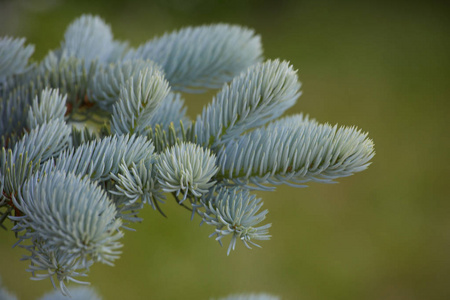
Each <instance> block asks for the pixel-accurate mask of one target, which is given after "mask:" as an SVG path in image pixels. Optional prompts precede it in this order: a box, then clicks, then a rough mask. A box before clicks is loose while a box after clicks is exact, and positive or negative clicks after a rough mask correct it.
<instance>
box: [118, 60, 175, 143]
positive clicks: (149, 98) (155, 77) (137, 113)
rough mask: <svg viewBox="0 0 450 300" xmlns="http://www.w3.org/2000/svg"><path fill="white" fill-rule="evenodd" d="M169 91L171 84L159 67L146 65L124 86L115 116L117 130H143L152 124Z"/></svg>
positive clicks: (119, 131)
mask: <svg viewBox="0 0 450 300" xmlns="http://www.w3.org/2000/svg"><path fill="white" fill-rule="evenodd" d="M168 93H169V84H168V82H167V81H166V80H164V77H163V75H162V74H161V73H160V72H159V71H158V69H156V68H148V69H144V70H143V71H141V72H140V73H139V76H138V78H137V80H134V78H133V77H131V78H130V79H129V81H127V83H126V84H125V85H124V86H122V88H121V89H120V95H119V101H118V102H117V103H115V104H114V106H113V112H112V118H111V132H112V133H113V134H119V135H120V134H127V133H131V134H132V133H137V134H142V133H143V132H144V130H145V129H146V127H148V126H150V125H151V122H152V116H153V115H154V114H155V111H156V108H157V107H158V106H159V105H160V104H161V101H162V100H163V99H164V98H165V97H166V96H167V94H168Z"/></svg>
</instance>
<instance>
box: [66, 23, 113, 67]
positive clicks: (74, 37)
mask: <svg viewBox="0 0 450 300" xmlns="http://www.w3.org/2000/svg"><path fill="white" fill-rule="evenodd" d="M113 47H114V44H113V34H112V32H111V27H110V26H109V25H107V24H106V23H105V22H104V21H103V20H102V19H101V18H100V17H98V16H91V15H82V16H81V17H80V18H78V19H76V20H75V21H74V22H73V23H72V24H70V25H69V27H68V28H67V30H66V32H65V33H64V41H63V42H62V43H61V55H62V57H76V58H79V59H81V60H83V61H84V62H85V64H86V67H88V66H89V64H90V63H91V62H92V61H94V60H96V59H97V60H99V61H106V60H107V59H108V57H109V56H110V54H111V52H112V51H113Z"/></svg>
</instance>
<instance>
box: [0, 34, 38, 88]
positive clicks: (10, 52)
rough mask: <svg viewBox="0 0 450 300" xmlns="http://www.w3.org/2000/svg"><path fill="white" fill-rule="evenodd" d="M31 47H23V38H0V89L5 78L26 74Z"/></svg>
mask: <svg viewBox="0 0 450 300" xmlns="http://www.w3.org/2000/svg"><path fill="white" fill-rule="evenodd" d="M33 52H34V46H33V45H27V46H25V39H24V38H12V37H7V36H6V37H0V89H1V85H2V83H4V81H5V80H6V78H7V77H9V76H12V75H17V74H21V73H24V72H26V71H27V70H28V69H29V66H28V60H29V59H30V57H31V55H32V54H33Z"/></svg>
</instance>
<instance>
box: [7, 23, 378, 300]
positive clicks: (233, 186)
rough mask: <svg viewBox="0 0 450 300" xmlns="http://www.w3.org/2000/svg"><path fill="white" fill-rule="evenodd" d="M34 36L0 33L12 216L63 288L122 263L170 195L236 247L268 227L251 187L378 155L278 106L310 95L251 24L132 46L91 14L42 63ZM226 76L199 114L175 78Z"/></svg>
mask: <svg viewBox="0 0 450 300" xmlns="http://www.w3.org/2000/svg"><path fill="white" fill-rule="evenodd" d="M33 49H34V47H33V46H31V45H25V39H14V38H10V37H4V38H1V39H0V116H1V120H0V136H1V139H0V143H1V147H2V152H1V155H0V188H1V193H0V224H2V226H4V225H3V223H4V222H7V220H11V221H12V222H13V224H14V226H13V231H14V232H15V233H16V235H17V237H18V242H17V243H16V245H19V246H20V248H23V249H25V250H26V251H28V252H27V253H28V254H27V255H25V256H24V259H25V260H29V261H30V266H29V268H28V269H27V271H29V272H31V273H32V279H36V280H39V279H45V278H50V279H51V281H52V282H53V285H54V286H59V288H60V290H61V291H62V293H63V294H64V295H68V294H69V293H70V291H69V289H68V288H67V287H66V285H65V284H66V283H67V282H68V281H75V282H79V283H84V282H81V281H79V280H78V279H75V278H76V277H79V276H86V275H87V272H88V271H89V267H90V266H91V265H92V264H93V263H95V262H102V263H106V264H109V265H112V263H113V261H114V260H115V259H117V258H119V255H120V250H119V249H120V247H121V246H122V245H121V243H120V238H121V237H122V236H123V235H124V231H123V230H124V229H130V230H133V228H132V227H133V222H137V221H140V218H139V217H138V214H139V210H140V209H142V208H144V207H145V206H146V205H150V206H151V207H152V208H153V209H155V210H158V211H159V212H161V213H163V212H162V209H161V207H160V205H162V204H164V203H165V202H166V200H167V196H169V195H170V194H172V196H173V197H174V199H175V200H176V202H177V203H178V204H179V205H180V206H183V207H184V208H187V209H188V210H190V211H191V213H192V218H194V217H195V216H196V215H198V216H199V217H200V218H201V219H202V221H201V223H205V224H207V225H211V226H213V227H214V232H213V233H212V235H211V236H216V240H217V241H218V242H219V243H220V244H222V241H223V240H225V239H226V237H227V236H230V243H229V246H228V251H227V254H230V252H231V250H234V249H235V247H236V244H237V243H238V241H241V242H243V243H244V244H245V245H246V246H247V247H248V248H250V247H251V246H252V245H255V246H258V247H259V245H258V244H256V241H261V240H268V239H269V238H270V235H269V231H268V230H269V227H270V226H271V224H262V223H263V221H264V220H265V218H266V216H267V213H268V211H267V210H264V209H263V208H262V207H263V202H262V201H261V199H259V198H256V196H255V195H254V194H253V193H252V190H254V189H263V190H274V189H275V187H274V186H275V185H278V184H290V185H294V186H300V185H301V184H303V183H305V182H308V181H318V182H332V181H333V180H335V179H337V178H340V177H345V176H349V175H352V174H354V173H356V172H360V171H363V170H364V169H366V168H367V167H368V165H369V164H370V160H371V158H372V157H373V156H374V154H375V152H374V145H373V142H372V141H371V140H370V139H369V138H368V137H367V134H366V133H363V132H362V131H361V130H359V129H357V128H355V127H338V126H337V125H335V126H331V125H328V124H319V123H318V122H317V121H315V120H313V119H309V117H305V116H303V115H294V116H290V117H284V118H281V119H279V117H280V116H281V115H282V114H283V113H284V112H285V111H286V110H287V109H288V108H289V107H291V106H292V105H294V104H295V102H296V100H297V98H298V97H299V96H300V94H301V92H300V87H301V84H300V82H299V81H298V76H297V72H296V71H295V70H294V67H293V66H292V65H290V64H289V63H288V62H286V61H280V60H267V61H263V59H262V47H261V42H260V37H259V36H258V35H256V34H255V32H254V31H253V30H250V29H247V28H243V27H240V26H230V25H225V24H218V25H210V26H200V27H189V28H184V29H181V30H179V31H176V32H173V33H169V34H165V35H163V36H162V37H159V38H155V39H153V40H150V41H148V42H147V43H145V44H142V45H141V46H139V47H137V48H130V47H129V46H128V44H127V43H126V42H122V41H116V40H114V37H113V34H112V31H111V28H110V26H109V25H107V24H106V23H105V22H104V21H103V20H102V19H101V18H99V17H97V16H90V15H83V16H82V17H80V18H79V19H77V20H75V21H74V22H73V23H72V24H71V25H69V27H68V29H67V30H66V33H65V34H64V40H63V41H62V43H61V47H60V48H58V49H55V50H52V51H50V52H49V53H48V55H47V56H46V57H45V58H44V59H43V60H42V61H41V62H39V63H30V62H29V58H30V56H31V54H32V52H33ZM220 87H221V89H220V90H219V91H218V93H217V95H216V96H215V97H214V99H213V100H212V102H211V103H210V104H209V105H207V106H206V107H205V108H204V110H203V112H202V113H201V114H200V115H199V116H197V117H196V118H195V119H194V121H191V120H190V119H189V118H188V117H187V115H186V108H185V107H184V100H183V99H182V96H181V94H180V93H178V92H177V91H180V92H201V91H204V90H207V89H210V88H220ZM85 121H94V122H97V123H98V122H100V123H103V124H104V125H103V126H102V127H95V128H92V127H90V128H88V127H87V125H86V123H85ZM5 228H6V227H5ZM78 293H80V295H83V293H90V292H89V291H85V290H79V291H77V292H76V293H75V292H74V293H73V294H74V296H75V295H78ZM55 297H56V296H48V297H47V298H45V299H59V298H55ZM75 297H77V296H75ZM91 297H93V298H96V297H97V296H95V295H92V296H91ZM261 297H262V298H261ZM261 297H259V298H258V299H263V298H264V297H266V296H264V295H263V296H261ZM226 299H253V298H251V297H250V298H245V297H244V298H240V297H234V298H226ZM255 299H256V298H255ZM264 299H272V298H271V297H270V296H267V297H266V298H264Z"/></svg>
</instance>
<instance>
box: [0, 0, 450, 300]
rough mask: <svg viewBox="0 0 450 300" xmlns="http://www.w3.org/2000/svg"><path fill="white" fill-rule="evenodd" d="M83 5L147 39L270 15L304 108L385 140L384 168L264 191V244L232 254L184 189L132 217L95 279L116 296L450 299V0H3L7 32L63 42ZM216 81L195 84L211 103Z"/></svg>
mask: <svg viewBox="0 0 450 300" xmlns="http://www.w3.org/2000/svg"><path fill="white" fill-rule="evenodd" d="M82 13H92V14H98V15H100V16H101V17H103V18H104V19H105V20H106V22H107V23H109V24H111V26H112V29H113V31H114V33H115V37H116V38H119V39H127V40H129V41H130V42H131V44H132V45H133V46H137V45H139V44H140V43H142V42H145V41H147V40H148V39H150V38H152V37H153V36H155V35H161V34H163V33H164V32H166V31H171V30H174V29H178V28H180V27H183V26H187V25H201V24H209V23H217V22H226V23H234V24H241V25H245V26H248V27H251V28H254V29H255V30H256V32H257V33H258V34H260V35H261V36H262V41H263V45H264V51H265V57H266V58H281V59H284V60H289V61H290V62H291V63H292V64H293V65H294V66H295V68H297V69H298V70H299V71H298V75H299V77H300V80H301V81H302V83H303V88H302V90H303V95H302V96H301V97H300V99H299V101H298V103H297V104H296V106H295V107H293V108H292V109H290V110H289V111H288V114H293V113H297V112H305V113H308V114H309V115H310V116H311V117H313V118H316V119H317V120H319V121H320V122H329V123H332V124H335V123H338V124H341V125H357V126H358V127H360V128H362V129H363V130H364V131H368V132H369V136H370V137H371V138H372V139H373V140H374V142H375V149H376V152H377V154H376V156H375V158H374V159H373V164H372V165H371V166H370V167H369V169H368V170H366V171H364V172H362V173H359V174H357V175H355V176H352V177H349V178H345V179H342V180H339V181H340V183H339V184H335V185H320V184H311V186H310V187H309V188H306V189H295V188H291V187H286V186H282V187H280V188H278V190H277V191H276V192H274V193H269V192H267V193H260V196H262V197H263V199H264V202H265V207H266V208H268V209H269V211H270V213H269V214H268V220H267V222H270V223H273V227H272V229H271V234H272V235H273V237H272V240H271V241H268V242H262V243H261V244H262V246H263V248H262V249H253V250H248V249H246V248H245V247H244V246H243V245H242V244H238V248H237V250H236V251H234V252H233V253H232V254H231V255H230V256H228V257H227V255H226V248H225V247H224V248H221V247H220V246H219V245H218V244H217V243H216V242H215V241H214V240H213V239H208V235H209V234H210V233H211V232H212V229H213V228H212V227H208V226H206V225H204V226H202V227H199V226H198V224H199V222H200V220H199V218H196V219H195V220H194V221H192V222H191V221H190V214H189V213H188V212H186V211H185V210H184V209H182V208H180V207H178V206H177V205H175V202H174V201H168V203H166V205H164V210H165V212H166V214H167V215H168V219H165V218H163V217H162V216H161V215H159V214H158V213H157V212H155V211H153V210H151V209H150V208H149V207H147V208H146V209H145V210H144V211H143V212H142V214H141V216H142V217H143V218H144V222H143V223H141V224H138V225H136V226H135V228H136V229H137V232H126V236H125V238H124V239H123V243H124V245H125V246H124V248H123V255H122V256H121V259H120V260H118V261H117V263H116V266H115V267H108V266H104V265H95V266H93V268H92V270H91V273H90V275H89V277H88V280H89V281H91V282H92V284H93V286H94V287H95V288H96V289H97V290H98V291H99V293H100V294H101V295H102V296H103V298H104V299H105V300H107V299H209V298H210V297H219V296H225V295H228V294H230V293H243V292H267V293H270V294H274V295H279V296H280V297H281V298H282V299H304V300H319V299H346V300H351V299H355V300H356V299H358V300H361V299H385V300H386V299H450V284H449V281H450V253H449V252H450V251H449V250H450V217H449V216H450V201H448V200H449V192H448V182H447V181H448V179H449V175H450V174H449V173H450V172H449V171H450V167H449V163H450V161H449V159H448V158H449V149H450V139H449V133H448V131H449V129H450V127H449V115H450V114H449V113H450V104H449V100H450V99H449V97H450V84H449V79H450V68H449V67H450V55H449V54H450V52H449V50H450V39H449V29H450V26H449V25H450V18H449V15H450V14H449V9H448V5H447V4H445V1H442V2H432V1H417V2H414V1H413V2H411V1H405V2H396V3H395V4H394V3H392V2H390V1H386V2H382V1H381V2H380V1H372V3H369V2H364V1H339V2H337V1H309V2H303V1H294V0H293V1H288V0H283V1H280V0H278V1H267V0H266V1H261V0H259V1H257V0H228V1H225V0H222V1H207V0H195V1H183V0H158V1H147V2H144V1H132V0H130V1H126V2H122V1H112V0H109V1H86V0H79V1H62V0H59V1H58V0H46V1H44V0H39V1H38V0H36V1H31V0H28V1H26V0H21V1H5V0H0V35H6V34H7V35H14V36H24V37H26V38H27V40H28V42H29V43H33V44H35V45H36V52H35V56H34V58H35V59H36V60H38V59H40V58H42V57H43V56H44V55H45V54H46V53H47V51H48V50H49V49H52V48H56V47H58V46H59V43H60V41H61V39H62V36H63V33H64V30H65V28H66V26H67V25H68V24H69V23H70V22H71V21H73V19H74V18H76V17H78V16H80V15H81V14H82ZM214 93H215V92H214V91H213V92H211V93H207V94H202V95H194V96H192V95H189V96H186V99H187V105H188V112H189V114H190V116H192V117H193V116H195V115H196V114H198V113H199V112H200V111H201V107H202V106H203V105H204V104H205V103H207V102H208V101H209V100H210V99H211V96H212V95H214ZM1 235H2V237H1V239H0V276H1V277H2V279H3V282H4V284H5V286H6V287H7V288H8V289H9V290H11V291H12V292H14V293H15V294H16V295H17V296H18V297H19V298H20V299H35V298H36V297H38V296H41V295H42V294H44V293H45V292H46V291H49V290H51V284H50V281H45V282H35V281H31V280H29V277H30V276H29V274H28V273H27V272H25V269H26V267H27V263H25V262H20V261H19V259H20V257H21V256H22V255H23V254H25V251H23V250H21V249H11V245H12V244H13V243H14V242H15V238H14V235H13V234H12V233H11V232H2V233H1Z"/></svg>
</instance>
